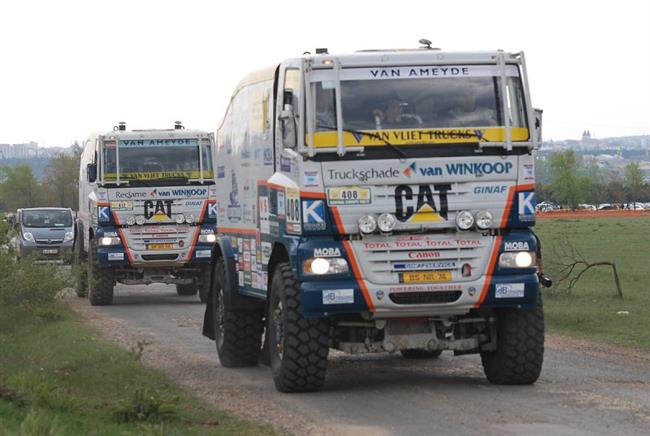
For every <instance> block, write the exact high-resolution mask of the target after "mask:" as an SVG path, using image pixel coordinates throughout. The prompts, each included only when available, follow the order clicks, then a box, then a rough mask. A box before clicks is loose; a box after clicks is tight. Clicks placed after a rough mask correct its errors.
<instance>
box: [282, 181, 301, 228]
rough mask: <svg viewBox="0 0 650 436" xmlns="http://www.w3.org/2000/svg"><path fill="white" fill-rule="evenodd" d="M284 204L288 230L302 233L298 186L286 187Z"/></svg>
mask: <svg viewBox="0 0 650 436" xmlns="http://www.w3.org/2000/svg"><path fill="white" fill-rule="evenodd" d="M284 204H285V206H284V210H285V217H286V222H287V232H288V233H300V232H301V227H300V191H299V190H298V189H297V188H286V192H285V202H284Z"/></svg>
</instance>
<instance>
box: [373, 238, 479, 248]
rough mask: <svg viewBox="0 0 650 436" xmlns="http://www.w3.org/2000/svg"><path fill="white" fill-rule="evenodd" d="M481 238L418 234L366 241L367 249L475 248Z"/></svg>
mask: <svg viewBox="0 0 650 436" xmlns="http://www.w3.org/2000/svg"><path fill="white" fill-rule="evenodd" d="M481 245H482V244H481V240H480V239H429V238H423V237H417V236H406V237H404V238H403V239H402V238H399V237H398V238H395V239H394V240H391V241H376V242H374V241H365V242H364V243H363V247H364V248H365V249H366V250H393V249H409V248H410V249H423V250H426V249H431V248H457V247H465V248H474V247H480V246H481Z"/></svg>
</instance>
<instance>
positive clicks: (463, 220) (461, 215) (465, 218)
mask: <svg viewBox="0 0 650 436" xmlns="http://www.w3.org/2000/svg"><path fill="white" fill-rule="evenodd" d="M456 225H457V226H458V228H459V229H461V230H469V229H471V228H472V226H473V225H474V217H473V216H472V214H471V213H470V212H468V211H466V210H461V211H460V212H458V213H457V214H456Z"/></svg>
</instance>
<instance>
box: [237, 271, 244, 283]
mask: <svg viewBox="0 0 650 436" xmlns="http://www.w3.org/2000/svg"><path fill="white" fill-rule="evenodd" d="M237 279H238V280H237V281H238V283H239V286H244V271H239V273H238V274H237Z"/></svg>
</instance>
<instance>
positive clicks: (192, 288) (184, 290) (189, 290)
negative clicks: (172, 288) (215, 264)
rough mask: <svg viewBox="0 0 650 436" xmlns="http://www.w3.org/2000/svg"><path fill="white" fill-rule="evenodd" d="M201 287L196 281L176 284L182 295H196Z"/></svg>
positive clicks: (177, 290)
mask: <svg viewBox="0 0 650 436" xmlns="http://www.w3.org/2000/svg"><path fill="white" fill-rule="evenodd" d="M198 291H199V288H198V287H197V286H196V284H194V283H190V284H187V285H176V293H177V294H178V295H181V296H187V295H196V293H197V292H198Z"/></svg>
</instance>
